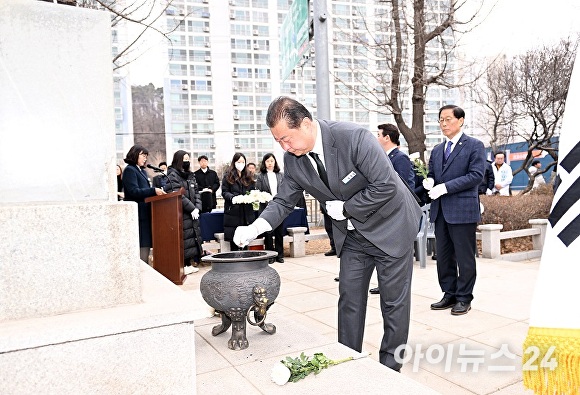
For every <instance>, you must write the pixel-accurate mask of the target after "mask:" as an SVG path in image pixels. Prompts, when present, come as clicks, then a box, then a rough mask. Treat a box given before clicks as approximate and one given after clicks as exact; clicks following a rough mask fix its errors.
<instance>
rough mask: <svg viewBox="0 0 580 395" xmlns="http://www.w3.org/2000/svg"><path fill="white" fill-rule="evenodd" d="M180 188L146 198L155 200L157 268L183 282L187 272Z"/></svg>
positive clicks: (154, 227)
mask: <svg viewBox="0 0 580 395" xmlns="http://www.w3.org/2000/svg"><path fill="white" fill-rule="evenodd" d="M182 195H183V188H182V189H181V190H180V191H176V192H171V193H168V194H166V195H161V196H153V197H150V198H147V199H145V202H147V203H151V231H152V234H153V268H154V269H155V270H157V271H158V272H159V273H161V274H163V275H164V276H165V277H166V278H168V279H169V280H170V281H173V283H174V284H177V285H181V284H183V280H184V279H185V275H184V274H183V206H182V202H181V196H182Z"/></svg>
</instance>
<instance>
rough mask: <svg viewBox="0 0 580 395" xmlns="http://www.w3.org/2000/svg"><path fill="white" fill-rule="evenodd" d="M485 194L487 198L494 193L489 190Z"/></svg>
mask: <svg viewBox="0 0 580 395" xmlns="http://www.w3.org/2000/svg"><path fill="white" fill-rule="evenodd" d="M485 194H486V195H487V196H491V195H493V192H492V191H491V189H489V188H487V190H486V191H485Z"/></svg>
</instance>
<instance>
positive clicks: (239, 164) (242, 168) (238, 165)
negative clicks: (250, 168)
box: [236, 162, 246, 171]
mask: <svg viewBox="0 0 580 395" xmlns="http://www.w3.org/2000/svg"><path fill="white" fill-rule="evenodd" d="M244 167H246V164H245V163H237V162H236V169H238V171H244Z"/></svg>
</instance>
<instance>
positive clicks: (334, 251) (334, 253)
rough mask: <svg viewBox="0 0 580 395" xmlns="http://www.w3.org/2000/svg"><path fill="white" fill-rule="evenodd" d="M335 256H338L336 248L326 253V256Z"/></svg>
mask: <svg viewBox="0 0 580 395" xmlns="http://www.w3.org/2000/svg"><path fill="white" fill-rule="evenodd" d="M333 255H336V250H335V249H334V248H333V249H332V250H330V251H326V252H325V253H324V256H333Z"/></svg>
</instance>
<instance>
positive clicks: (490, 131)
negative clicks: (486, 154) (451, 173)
mask: <svg viewBox="0 0 580 395" xmlns="http://www.w3.org/2000/svg"><path fill="white" fill-rule="evenodd" d="M514 68H515V65H514V63H513V62H512V61H511V60H508V59H507V58H506V57H505V56H503V57H501V58H499V59H494V61H493V62H492V64H491V65H490V66H489V67H488V68H487V70H486V71H485V74H484V76H483V78H480V79H479V80H478V81H477V83H476V84H474V85H472V87H471V93H472V95H473V96H472V100H473V101H474V102H475V103H477V104H478V106H479V108H480V114H479V117H478V120H477V121H476V122H477V126H478V127H480V128H481V129H483V130H485V131H486V134H487V135H488V136H489V144H490V146H491V150H492V152H497V151H498V150H500V147H502V146H505V145H507V144H509V143H510V142H513V138H514V135H515V130H516V125H517V123H518V121H519V120H521V119H522V118H523V115H524V114H522V113H520V112H518V111H516V109H515V108H514V101H515V95H516V78H515V75H516V74H515V70H514Z"/></svg>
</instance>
